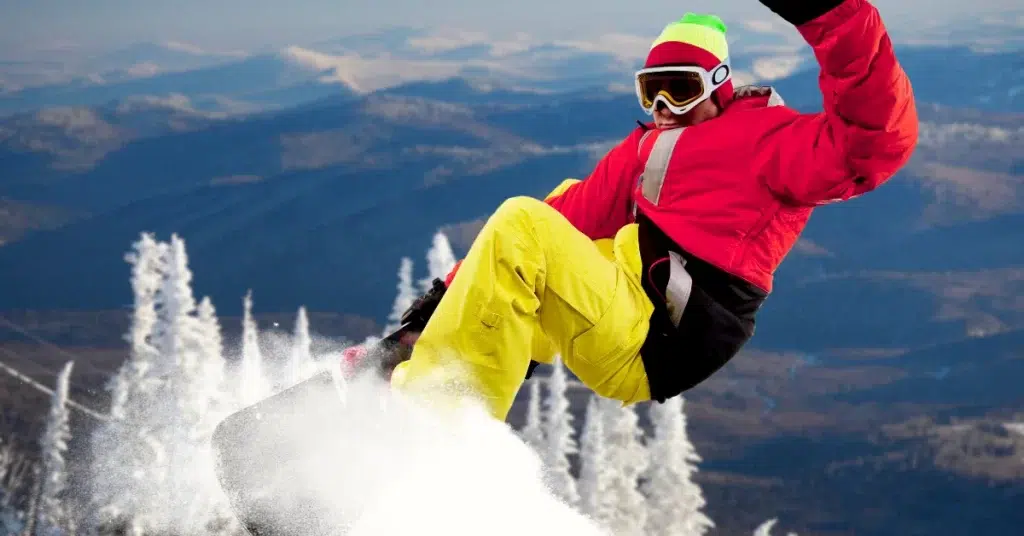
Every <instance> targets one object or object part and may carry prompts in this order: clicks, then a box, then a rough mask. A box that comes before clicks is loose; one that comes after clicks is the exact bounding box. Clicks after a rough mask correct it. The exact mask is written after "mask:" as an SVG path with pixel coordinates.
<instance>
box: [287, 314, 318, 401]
mask: <svg viewBox="0 0 1024 536" xmlns="http://www.w3.org/2000/svg"><path fill="white" fill-rule="evenodd" d="M312 345H313V340H312V338H311V337H310V335H309V316H308V315H307V314H306V308H305V307H299V312H298V314H297V315H296V317H295V331H294V333H293V334H292V350H291V356H290V358H289V360H288V363H289V364H288V374H289V382H290V383H291V384H295V383H298V382H299V381H301V380H303V379H305V378H307V377H309V375H310V373H312V372H313V369H314V368H315V366H316V364H315V363H314V362H313V353H312Z"/></svg>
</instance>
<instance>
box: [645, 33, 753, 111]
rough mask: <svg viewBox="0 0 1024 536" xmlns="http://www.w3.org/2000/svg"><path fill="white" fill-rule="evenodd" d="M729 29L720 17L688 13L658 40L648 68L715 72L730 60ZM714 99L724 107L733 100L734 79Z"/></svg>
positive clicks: (716, 93) (652, 51)
mask: <svg viewBox="0 0 1024 536" xmlns="http://www.w3.org/2000/svg"><path fill="white" fill-rule="evenodd" d="M726 30H727V28H726V26H725V23H724V22H722V19H720V18H719V17H717V16H716V15H702V14H697V13H687V14H685V15H683V17H682V18H681V19H679V20H677V21H673V22H671V23H669V24H668V25H667V26H665V29H664V30H662V32H661V35H659V36H658V38H657V39H655V40H654V43H652V44H651V50H650V52H648V54H647V61H646V62H644V68H648V67H662V66H666V65H697V66H700V67H703V68H705V69H707V70H708V71H711V70H712V69H714V68H715V67H717V66H718V64H720V63H721V62H722V60H724V59H726V58H727V57H729V44H728V42H726V39H725V33H726ZM714 97H715V98H716V100H717V101H718V104H719V106H723V107H724V106H725V105H726V104H727V103H728V102H729V101H731V100H732V97H733V84H732V80H729V81H728V82H726V83H725V84H723V85H722V86H721V87H719V88H718V89H717V90H715V93H714Z"/></svg>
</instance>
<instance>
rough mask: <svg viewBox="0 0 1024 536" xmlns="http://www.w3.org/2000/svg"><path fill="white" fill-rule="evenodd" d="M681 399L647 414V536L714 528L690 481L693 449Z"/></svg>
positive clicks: (692, 534)
mask: <svg viewBox="0 0 1024 536" xmlns="http://www.w3.org/2000/svg"><path fill="white" fill-rule="evenodd" d="M683 409H684V400H683V397H682V396H676V397H672V398H670V399H668V400H666V401H665V402H664V403H663V404H656V403H652V404H651V405H650V406H649V413H648V414H649V415H650V418H651V425H652V428H653V434H652V436H651V437H650V439H649V440H648V441H647V451H648V453H649V454H650V458H651V464H650V466H649V467H648V470H647V471H646V473H645V475H644V476H645V483H644V486H643V492H644V494H645V495H646V496H647V512H648V514H647V536H670V535H671V536H700V535H703V534H705V533H706V532H707V531H708V529H710V528H712V527H714V526H715V524H714V522H712V521H711V519H710V518H708V516H707V515H705V514H704V513H703V512H702V511H701V510H702V509H703V508H704V506H705V504H706V502H705V500H704V494H703V491H702V490H701V488H700V486H698V485H697V483H696V482H694V480H693V474H694V473H696V472H697V467H696V465H695V464H696V463H698V462H700V461H701V458H700V456H699V455H698V454H697V449H695V448H694V446H693V443H691V442H690V439H689V437H688V436H687V433H686V413H685V412H684V411H683Z"/></svg>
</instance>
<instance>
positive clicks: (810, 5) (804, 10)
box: [759, 0, 863, 26]
mask: <svg viewBox="0 0 1024 536" xmlns="http://www.w3.org/2000/svg"><path fill="white" fill-rule="evenodd" d="M759 1H760V2H761V3H762V4H764V6H765V7H767V8H768V9H770V10H772V12H774V13H775V14H776V15H778V16H780V17H782V18H783V19H785V20H786V22H788V23H790V24H792V25H794V26H800V25H802V24H806V23H808V22H810V21H812V20H814V19H816V18H818V17H820V16H822V15H824V14H825V13H828V12H829V11H832V10H833V9H835V8H837V7H839V6H840V5H842V4H860V3H861V2H862V1H863V0H759Z"/></svg>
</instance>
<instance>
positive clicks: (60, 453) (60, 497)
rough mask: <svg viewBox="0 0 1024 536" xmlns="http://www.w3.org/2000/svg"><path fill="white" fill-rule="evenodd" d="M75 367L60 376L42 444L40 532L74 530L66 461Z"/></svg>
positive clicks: (69, 365) (38, 507) (70, 363)
mask: <svg viewBox="0 0 1024 536" xmlns="http://www.w3.org/2000/svg"><path fill="white" fill-rule="evenodd" d="M73 365H74V362H73V361H68V362H67V363H66V364H65V365H64V368H62V369H61V371H60V374H59V375H58V376H57V385H56V388H55V389H54V391H53V397H52V399H51V402H50V414H49V416H48V418H47V420H46V429H45V430H44V431H43V437H42V438H41V440H40V441H39V446H40V449H41V454H42V461H41V474H40V478H41V482H40V486H39V497H38V500H37V501H36V512H35V520H36V526H37V529H39V528H41V529H43V531H44V532H46V533H49V532H53V531H54V530H67V529H69V528H71V527H70V522H71V521H72V519H71V518H69V517H68V512H66V511H65V509H64V499H65V490H66V489H67V480H68V475H67V462H66V461H65V459H64V457H65V455H66V454H67V450H68V441H69V440H70V439H71V424H70V415H69V414H68V404H67V401H68V390H69V388H70V385H71V384H70V381H71V369H72V367H73Z"/></svg>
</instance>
